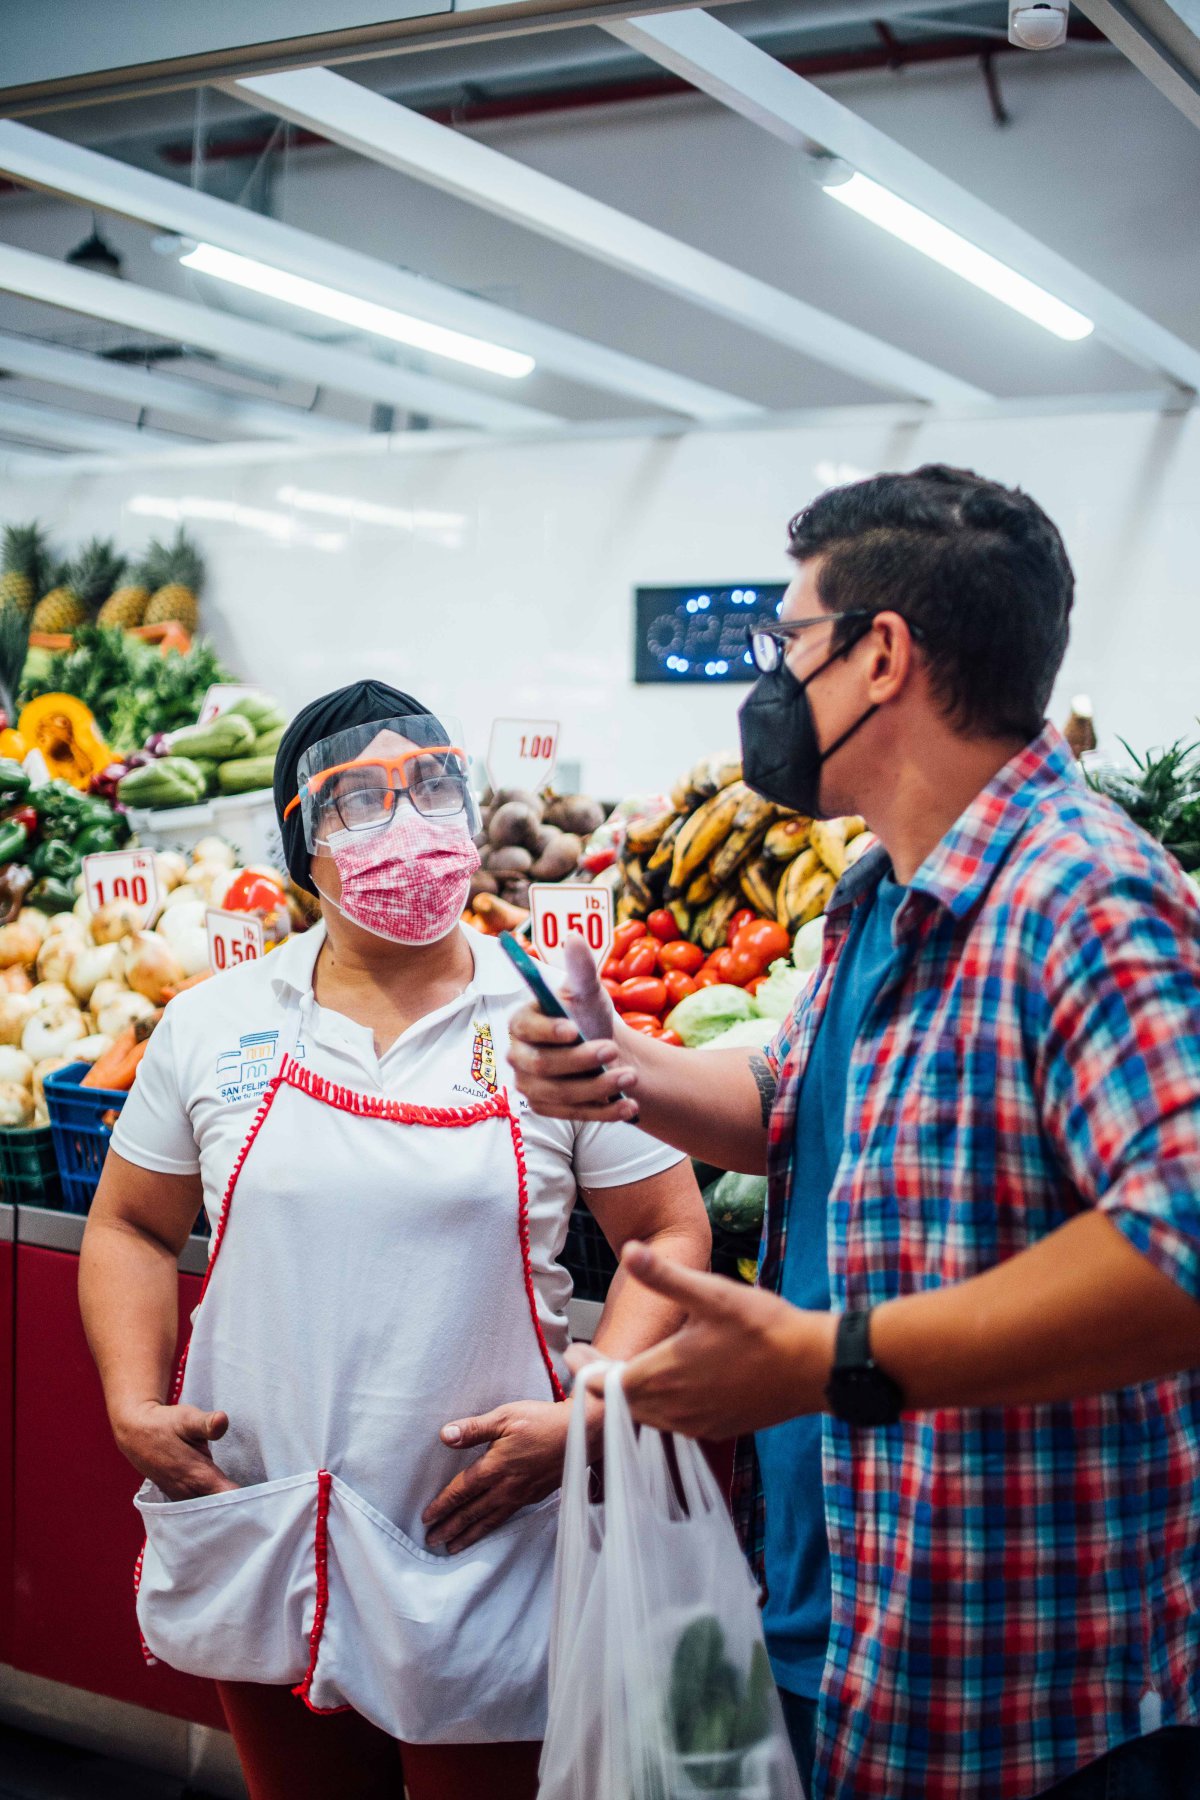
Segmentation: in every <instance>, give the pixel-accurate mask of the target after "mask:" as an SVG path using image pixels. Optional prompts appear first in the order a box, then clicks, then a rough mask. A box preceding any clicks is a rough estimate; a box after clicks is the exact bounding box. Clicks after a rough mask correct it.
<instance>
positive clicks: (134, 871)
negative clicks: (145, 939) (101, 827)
mask: <svg viewBox="0 0 1200 1800" xmlns="http://www.w3.org/2000/svg"><path fill="white" fill-rule="evenodd" d="M83 886H84V892H85V893H86V895H87V903H88V905H89V907H90V908H91V910H92V911H93V912H94V913H95V912H99V911H100V908H101V907H102V906H108V905H109V903H110V902H111V901H113V900H127V901H128V902H129V904H130V906H134V907H136V908H137V910H138V912H139V913H140V914H141V918H140V920H139V921H138V924H139V929H140V930H143V931H144V930H145V928H146V926H147V925H149V923H150V921H151V919H154V918H156V917H157V916H158V906H159V892H158V868H157V866H156V864H155V861H154V852H153V850H97V851H95V852H94V853H93V854H92V855H91V856H85V857H84V859H83Z"/></svg>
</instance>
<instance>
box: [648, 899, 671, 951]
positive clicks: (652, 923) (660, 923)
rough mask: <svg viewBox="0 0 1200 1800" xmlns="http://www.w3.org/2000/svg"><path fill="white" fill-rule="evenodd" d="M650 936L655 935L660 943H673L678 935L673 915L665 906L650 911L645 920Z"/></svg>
mask: <svg viewBox="0 0 1200 1800" xmlns="http://www.w3.org/2000/svg"><path fill="white" fill-rule="evenodd" d="M646 924H647V927H648V928H649V931H650V935H651V937H656V938H657V939H658V941H659V943H660V944H673V943H674V942H675V940H676V938H677V937H678V936H679V927H678V925H677V924H676V923H675V915H674V914H673V913H669V912H668V911H667V909H666V907H665V906H660V907H659V909H658V911H657V912H652V913H651V914H650V917H649V918H648V919H647V920H646Z"/></svg>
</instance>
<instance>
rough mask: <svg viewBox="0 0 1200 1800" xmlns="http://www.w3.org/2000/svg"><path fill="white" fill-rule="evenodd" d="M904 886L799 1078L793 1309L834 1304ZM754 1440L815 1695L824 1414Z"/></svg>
mask: <svg viewBox="0 0 1200 1800" xmlns="http://www.w3.org/2000/svg"><path fill="white" fill-rule="evenodd" d="M907 891H908V890H907V889H906V888H903V887H901V885H900V883H899V882H897V881H893V880H892V879H891V878H890V876H887V875H885V876H884V878H883V880H882V881H881V882H880V883H879V886H878V888H877V889H876V890H875V893H874V896H873V897H872V899H871V900H870V901H869V902H867V903H866V904H865V905H863V906H861V907H859V909H858V910H857V911H856V913H855V914H854V917H853V919H852V920H851V924H850V933H849V936H848V938H847V940H846V945H845V948H844V949H843V951H842V955H841V958H840V960H839V962H838V966H837V972H836V974H835V976H834V981H833V987H832V988H831V989H830V993H829V999H828V1002H827V1003H826V1007H825V1013H824V1017H823V1018H822V1020H821V1024H820V1029H819V1030H818V1032H817V1035H816V1038H815V1039H814V1042H813V1047H812V1050H811V1052H810V1055H809V1059H808V1064H807V1066H806V1068H805V1071H804V1078H803V1081H802V1082H801V1085H800V1095H799V1103H798V1105H797V1108H796V1159H795V1170H796V1172H795V1179H794V1181H793V1184H792V1191H791V1193H790V1194H789V1195H788V1200H787V1249H786V1252H785V1254H784V1259H783V1268H782V1270H781V1275H780V1287H779V1291H780V1293H781V1294H782V1295H783V1298H784V1299H785V1300H790V1301H791V1303H792V1305H793V1306H803V1307H806V1308H808V1309H810V1310H820V1311H828V1308H829V1265H828V1258H827V1251H826V1234H825V1219H826V1209H827V1206H828V1201H829V1194H830V1190H831V1189H832V1187H833V1180H834V1176H835V1175H836V1173H837V1167H838V1164H839V1162H840V1161H841V1159H842V1139H843V1122H844V1118H845V1112H846V1089H847V1086H848V1083H849V1077H850V1053H851V1051H852V1050H853V1048H854V1040H855V1038H856V1037H857V1036H858V1033H859V1029H860V1027H861V1024H862V1021H863V1019H864V1018H865V1016H866V1014H867V1011H868V1010H869V1008H870V1006H871V1003H872V1001H873V1000H874V999H875V996H876V994H877V993H878V992H879V989H880V988H881V987H882V985H883V981H884V977H885V976H886V974H887V971H888V967H889V964H890V963H891V961H892V959H893V957H894V956H895V948H894V946H893V943H892V921H893V919H894V918H895V915H896V909H897V907H898V906H899V905H900V902H901V901H902V900H903V899H904V896H905V894H906V893H907ZM755 1442H756V1446H757V1450H758V1462H759V1469H760V1471H761V1473H762V1482H763V1493H764V1495H765V1498H766V1545H765V1557H766V1578H767V1604H766V1607H765V1609H764V1612H763V1629H764V1631H765V1632H766V1638H767V1649H768V1651H769V1652H770V1656H771V1667H772V1669H773V1670H774V1672H775V1679H776V1681H777V1682H778V1683H779V1685H780V1687H782V1688H786V1689H787V1690H788V1692H789V1693H792V1694H800V1695H802V1696H804V1697H805V1698H808V1699H814V1698H815V1697H816V1695H817V1693H818V1692H819V1691H820V1686H821V1671H822V1669H823V1668H824V1666H825V1652H826V1649H827V1646H828V1643H829V1613H830V1593H829V1545H828V1541H827V1539H826V1536H825V1495H824V1488H823V1484H822V1478H821V1420H820V1417H819V1416H818V1415H813V1416H808V1417H805V1418H802V1419H788V1420H786V1421H785V1422H784V1423H783V1424H782V1425H774V1426H772V1427H771V1429H770V1430H769V1431H760V1432H759V1433H758V1434H757V1436H756V1439H755Z"/></svg>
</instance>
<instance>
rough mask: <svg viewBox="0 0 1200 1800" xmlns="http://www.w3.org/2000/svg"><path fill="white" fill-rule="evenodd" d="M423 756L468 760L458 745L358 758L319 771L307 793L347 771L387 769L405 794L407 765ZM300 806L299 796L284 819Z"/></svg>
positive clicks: (313, 791)
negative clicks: (452, 757) (398, 782)
mask: <svg viewBox="0 0 1200 1800" xmlns="http://www.w3.org/2000/svg"><path fill="white" fill-rule="evenodd" d="M422 756H459V757H461V758H462V760H463V762H464V763H465V762H466V760H467V758H466V752H465V751H463V750H460V749H459V748H458V746H457V744H426V745H425V746H424V748H423V749H420V750H406V751H405V752H404V755H403V756H368V757H358V758H356V759H355V760H354V761H353V762H344V763H334V765H333V767H332V768H331V769H320V770H318V772H317V774H315V775H313V776H311V777H310V779H309V781H308V782H307V784H306V792H308V793H310V794H319V793H320V791H321V789H322V788H323V787H324V786H325V783H326V782H327V781H329V780H330V779H331V778H332V777H333V776H334V775H344V774H345V772H346V770H347V769H386V770H387V772H388V774H389V775H398V776H399V777H400V791H401V793H403V792H404V790H405V788H407V786H408V776H407V773H406V765H407V764H408V763H410V762H415V761H416V760H417V758H418V757H422ZM299 804H300V795H299V794H297V795H296V796H295V798H294V799H291V800H289V801H288V803H287V805H286V806H285V807H284V809H283V816H284V818H285V819H287V818H290V817H291V815H292V813H294V812H295V810H296V808H297V807H298V806H299Z"/></svg>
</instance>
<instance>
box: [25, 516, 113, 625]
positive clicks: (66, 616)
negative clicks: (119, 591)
mask: <svg viewBox="0 0 1200 1800" xmlns="http://www.w3.org/2000/svg"><path fill="white" fill-rule="evenodd" d="M124 568H125V559H124V557H122V556H118V554H117V551H116V548H115V546H114V544H113V542H112V539H111V538H92V539H91V540H90V541H89V542H88V543H86V544H85V545H84V546H83V549H82V550H81V551H80V552H79V555H78V557H77V558H76V560H75V561H74V562H73V563H63V564H62V565H61V567H60V568H59V570H58V574H57V579H56V581H55V585H54V587H53V588H52V589H51V590H50V592H49V593H48V594H44V595H43V596H42V598H41V599H40V600H39V601H38V603H37V605H36V606H35V607H34V609H33V618H32V620H31V621H30V630H31V631H35V632H45V633H46V634H47V635H48V636H52V635H57V634H59V633H63V632H68V631H74V629H75V627H76V626H77V625H83V624H86V622H87V620H88V619H89V618H91V616H92V614H93V613H94V612H96V610H97V609H98V608H99V606H100V603H101V601H103V600H105V599H107V598H108V596H109V594H111V593H112V591H113V589H114V588H115V587H116V585H117V583H118V581H120V579H121V575H122V573H123V571H124Z"/></svg>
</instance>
